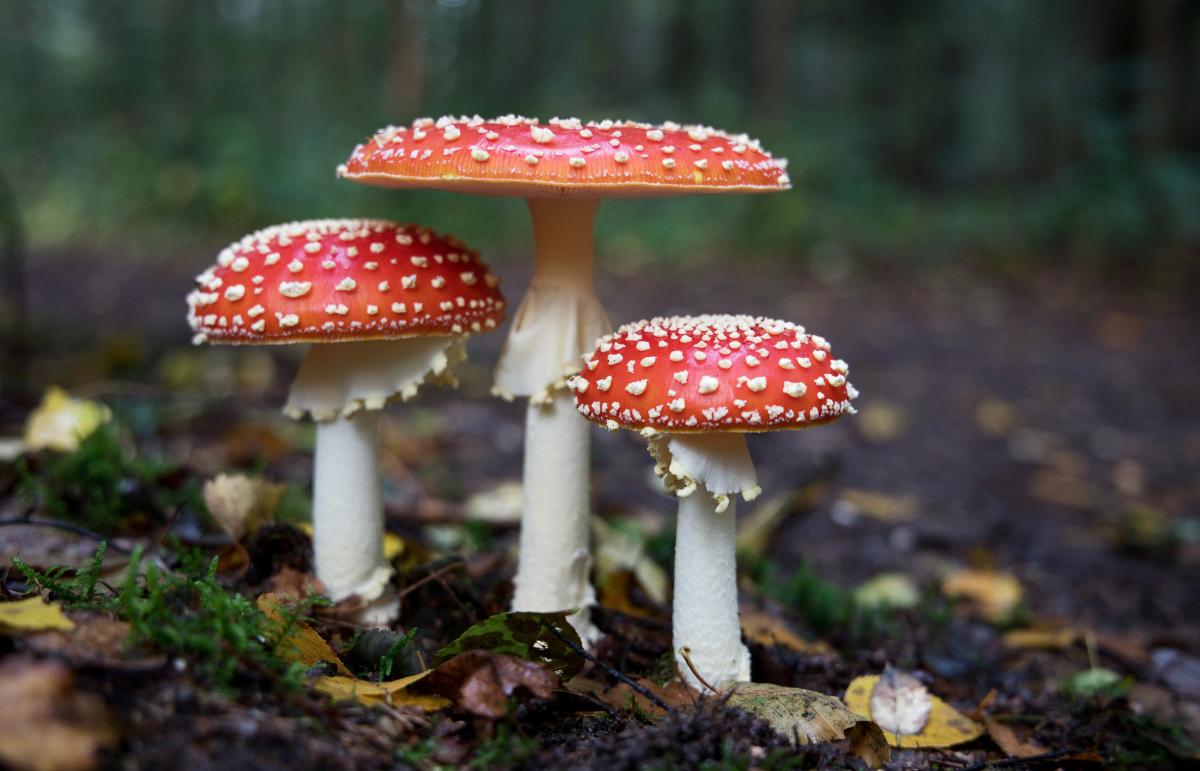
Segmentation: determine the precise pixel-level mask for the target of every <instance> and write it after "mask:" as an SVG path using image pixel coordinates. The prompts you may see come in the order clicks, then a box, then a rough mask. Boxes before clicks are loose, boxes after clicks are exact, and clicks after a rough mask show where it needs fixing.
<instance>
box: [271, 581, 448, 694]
mask: <svg viewBox="0 0 1200 771" xmlns="http://www.w3.org/2000/svg"><path fill="white" fill-rule="evenodd" d="M282 605H283V603H282V602H281V601H280V598H279V596H278V595H275V594H264V595H262V596H260V597H259V598H258V609H259V610H261V611H262V612H263V613H265V614H266V616H267V617H268V618H270V619H271V620H272V621H275V622H282V621H283V614H282V613H281V612H280V608H281V607H282ZM279 653H280V655H282V656H284V657H286V658H288V659H290V660H291V661H298V662H300V663H301V664H304V665H305V666H309V667H311V666H313V665H315V664H320V663H322V662H329V663H331V664H333V665H334V666H335V667H336V668H337V671H338V674H336V675H326V676H322V677H320V678H318V679H317V681H316V682H315V683H314V684H313V687H314V688H316V689H317V690H318V691H319V692H321V693H323V694H325V695H327V696H331V697H333V698H334V699H337V700H339V701H341V700H345V699H354V700H356V701H357V702H359V703H360V704H365V705H368V706H370V705H371V704H393V705H397V706H412V707H421V708H423V709H426V710H431V711H432V710H435V709H442V708H443V707H446V706H449V704H450V702H449V701H448V700H446V699H443V698H442V697H440V696H427V695H425V694H419V693H411V692H409V691H407V690H406V689H407V688H408V686H410V685H412V684H414V683H416V682H417V681H419V680H421V679H422V678H424V677H425V676H426V675H428V674H429V672H430V671H432V670H426V671H424V672H418V673H417V674H415V675H410V676H408V677H401V678H400V679H398V680H388V681H387V682H383V683H373V682H371V681H369V680H360V679H358V678H357V677H355V676H354V673H352V672H351V671H350V669H349V668H348V667H347V666H346V665H345V664H344V663H342V660H341V659H340V658H339V657H338V655H337V653H335V652H334V650H333V648H331V647H329V643H327V642H325V640H324V639H323V638H322V637H321V636H320V635H319V634H317V633H316V631H315V630H314V629H313V628H312V627H310V626H309V625H308V624H304V623H297V624H296V625H295V627H294V628H293V629H292V633H291V635H289V636H288V637H287V639H285V640H282V641H280V644H279Z"/></svg>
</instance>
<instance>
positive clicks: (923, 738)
mask: <svg viewBox="0 0 1200 771" xmlns="http://www.w3.org/2000/svg"><path fill="white" fill-rule="evenodd" d="M880 679H881V676H880V675H866V676H864V677H857V678H855V679H854V680H853V681H852V682H851V683H850V685H849V687H848V688H846V706H847V707H849V708H850V709H851V710H853V711H854V712H857V713H858V714H860V715H866V716H867V717H869V718H871V719H872V720H874V719H875V716H874V713H873V712H872V710H871V707H872V701H873V698H872V697H873V696H874V694H875V689H876V687H877V686H878V685H879V681H880ZM926 695H927V696H928V699H929V702H928V706H929V713H928V716H927V717H926V718H925V719H924V720H923V721H922V724H921V728H920V730H919V731H918V732H916V733H908V734H897V733H893V732H892V731H889V730H887V729H886V728H884V729H883V735H884V736H885V737H886V738H887V741H888V743H889V744H891V745H892V746H893V747H904V748H908V749H916V748H922V747H925V748H929V749H936V748H941V747H953V746H954V745H956V744H963V743H964V742H969V741H972V740H974V739H977V738H979V737H980V736H982V735H983V727H982V726H980V725H979V724H978V723H976V722H975V721H973V720H971V719H970V718H968V717H966V716H965V715H963V714H962V713H961V712H959V711H958V710H956V709H954V707H951V706H950V705H949V704H947V703H946V702H944V701H942V700H941V699H939V698H938V697H937V696H934V695H932V694H928V693H927V692H926Z"/></svg>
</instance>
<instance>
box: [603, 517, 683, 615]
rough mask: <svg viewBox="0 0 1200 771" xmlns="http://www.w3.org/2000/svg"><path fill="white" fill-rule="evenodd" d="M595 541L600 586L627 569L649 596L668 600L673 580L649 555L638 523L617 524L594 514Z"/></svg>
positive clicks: (659, 601) (664, 601)
mask: <svg viewBox="0 0 1200 771" xmlns="http://www.w3.org/2000/svg"><path fill="white" fill-rule="evenodd" d="M592 544H593V548H592V552H593V554H594V555H595V568H596V584H597V585H599V586H603V585H604V584H605V583H607V582H608V580H609V579H610V578H611V577H612V576H614V575H617V574H620V573H622V572H628V573H631V574H632V575H633V577H634V578H635V579H636V580H637V583H638V585H639V586H641V587H642V589H643V590H645V592H646V595H647V596H648V597H650V599H652V600H654V601H655V602H657V603H658V604H660V605H665V604H666V603H667V600H668V597H669V595H670V580H669V579H668V578H667V574H666V571H664V570H663V569H662V566H661V565H659V564H658V563H657V562H655V561H654V560H653V559H651V558H650V557H649V555H647V554H646V538H645V536H644V535H643V534H642V532H641V531H640V530H638V529H637V528H636V526H634V525H633V524H632V523H628V522H624V523H619V524H615V525H614V524H610V523H608V522H605V521H604V520H602V519H600V518H599V517H594V518H593V519H592ZM610 607H611V606H610ZM641 614H642V615H645V611H644V610H643V611H642V612H641Z"/></svg>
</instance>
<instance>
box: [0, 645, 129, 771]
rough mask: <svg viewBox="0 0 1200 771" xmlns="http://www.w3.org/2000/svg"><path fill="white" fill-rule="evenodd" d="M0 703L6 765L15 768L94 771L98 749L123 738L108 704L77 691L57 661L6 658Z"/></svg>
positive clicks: (1, 754) (1, 756) (0, 752)
mask: <svg viewBox="0 0 1200 771" xmlns="http://www.w3.org/2000/svg"><path fill="white" fill-rule="evenodd" d="M0 704H3V705H4V719H3V720H0V765H3V766H4V767H6V768H12V769H14V770H15V771H89V769H93V768H96V766H97V765H98V763H97V759H96V753H97V751H99V750H101V749H105V748H108V747H112V746H114V745H115V744H116V742H117V738H118V736H117V731H116V728H115V724H114V723H113V721H112V720H111V719H110V718H109V715H108V712H107V710H106V709H105V706H104V702H103V701H101V700H100V698H99V697H97V696H95V695H93V694H90V693H81V692H79V691H76V690H75V686H74V680H73V678H72V676H71V671H70V670H69V669H67V668H66V667H65V666H64V665H63V664H61V663H59V662H56V661H35V660H32V659H17V658H14V659H9V660H7V661H5V663H4V664H3V665H2V666H0Z"/></svg>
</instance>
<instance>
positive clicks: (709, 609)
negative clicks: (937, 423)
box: [571, 316, 858, 687]
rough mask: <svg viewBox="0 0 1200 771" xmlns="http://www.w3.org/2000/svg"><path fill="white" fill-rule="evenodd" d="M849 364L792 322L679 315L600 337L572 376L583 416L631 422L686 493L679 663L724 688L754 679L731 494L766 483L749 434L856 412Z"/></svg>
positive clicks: (680, 534)
mask: <svg viewBox="0 0 1200 771" xmlns="http://www.w3.org/2000/svg"><path fill="white" fill-rule="evenodd" d="M847 371H848V367H847V366H846V363H845V362H844V361H842V360H840V359H834V358H832V357H831V356H830V353H829V343H827V342H826V341H825V340H824V338H821V337H818V336H816V335H809V334H807V333H806V332H805V331H804V328H803V327H800V326H797V325H796V324H791V323H789V322H786V321H776V320H773V319H766V318H761V317H759V318H756V317H752V316H676V317H672V318H656V319H652V320H650V321H639V322H637V323H634V324H626V325H625V326H623V327H621V328H620V329H618V330H617V331H616V332H614V333H613V334H611V335H608V336H606V337H604V338H602V339H601V340H600V341H599V343H598V346H597V348H596V350H595V351H594V352H593V353H591V354H590V355H588V356H586V357H585V358H584V368H583V371H582V372H581V373H580V374H578V375H576V376H575V377H574V378H573V379H572V380H571V387H572V388H573V389H574V391H575V402H576V405H577V407H578V410H579V412H580V413H581V414H583V416H584V417H586V418H588V419H589V420H591V421H593V422H595V423H599V424H600V425H602V426H605V427H607V428H609V429H612V430H616V429H617V428H631V429H635V430H637V431H639V432H641V434H642V436H644V437H645V438H646V439H647V440H648V441H649V444H650V452H651V454H652V455H653V456H654V458H655V460H656V462H657V465H656V468H655V473H656V474H658V475H659V476H660V477H662V478H663V481H664V483H665V485H666V487H667V489H668V490H669V491H671V492H673V493H675V494H676V495H677V496H678V497H679V517H678V522H677V524H676V528H677V529H676V541H675V600H674V603H675V604H674V612H673V637H674V647H675V651H676V658H677V660H678V661H679V669H680V671H681V672H682V673H683V675H684V677H685V678H686V679H687V680H688V682H689V683H691V684H692V685H693V686H696V687H699V682H698V681H697V680H696V678H695V677H694V676H693V675H692V673H691V671H690V667H686V666H685V662H684V661H683V660H682V658H681V657H680V653H679V651H680V649H682V648H684V647H688V648H690V649H691V653H690V658H691V661H692V663H693V664H694V665H695V667H696V669H697V671H698V672H700V674H701V675H702V676H703V677H704V679H705V680H707V681H709V682H710V683H712V684H713V685H714V686H717V687H721V686H724V685H728V684H729V683H731V682H736V681H743V680H749V679H750V654H749V652H748V651H747V650H746V647H745V646H744V645H743V644H742V636H741V629H740V628H739V625H738V603H737V571H736V564H735V554H734V543H735V532H734V503H733V497H734V496H736V495H737V494H738V493H741V494H742V497H744V498H745V499H746V500H751V499H753V498H754V497H755V496H757V495H758V493H759V487H758V482H757V478H756V475H755V473H754V464H753V462H752V461H751V460H750V453H749V451H748V450H747V448H746V439H745V434H747V433H751V432H758V431H778V430H781V429H790V428H808V427H810V426H815V425H818V424H820V423H828V422H830V421H832V420H835V419H837V418H838V417H839V416H841V415H842V414H844V413H853V412H854V408H853V407H852V406H851V405H850V400H851V399H854V398H855V397H856V396H857V395H858V394H857V392H856V391H855V390H854V387H853V386H852V385H850V383H848V382H846V373H847Z"/></svg>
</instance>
